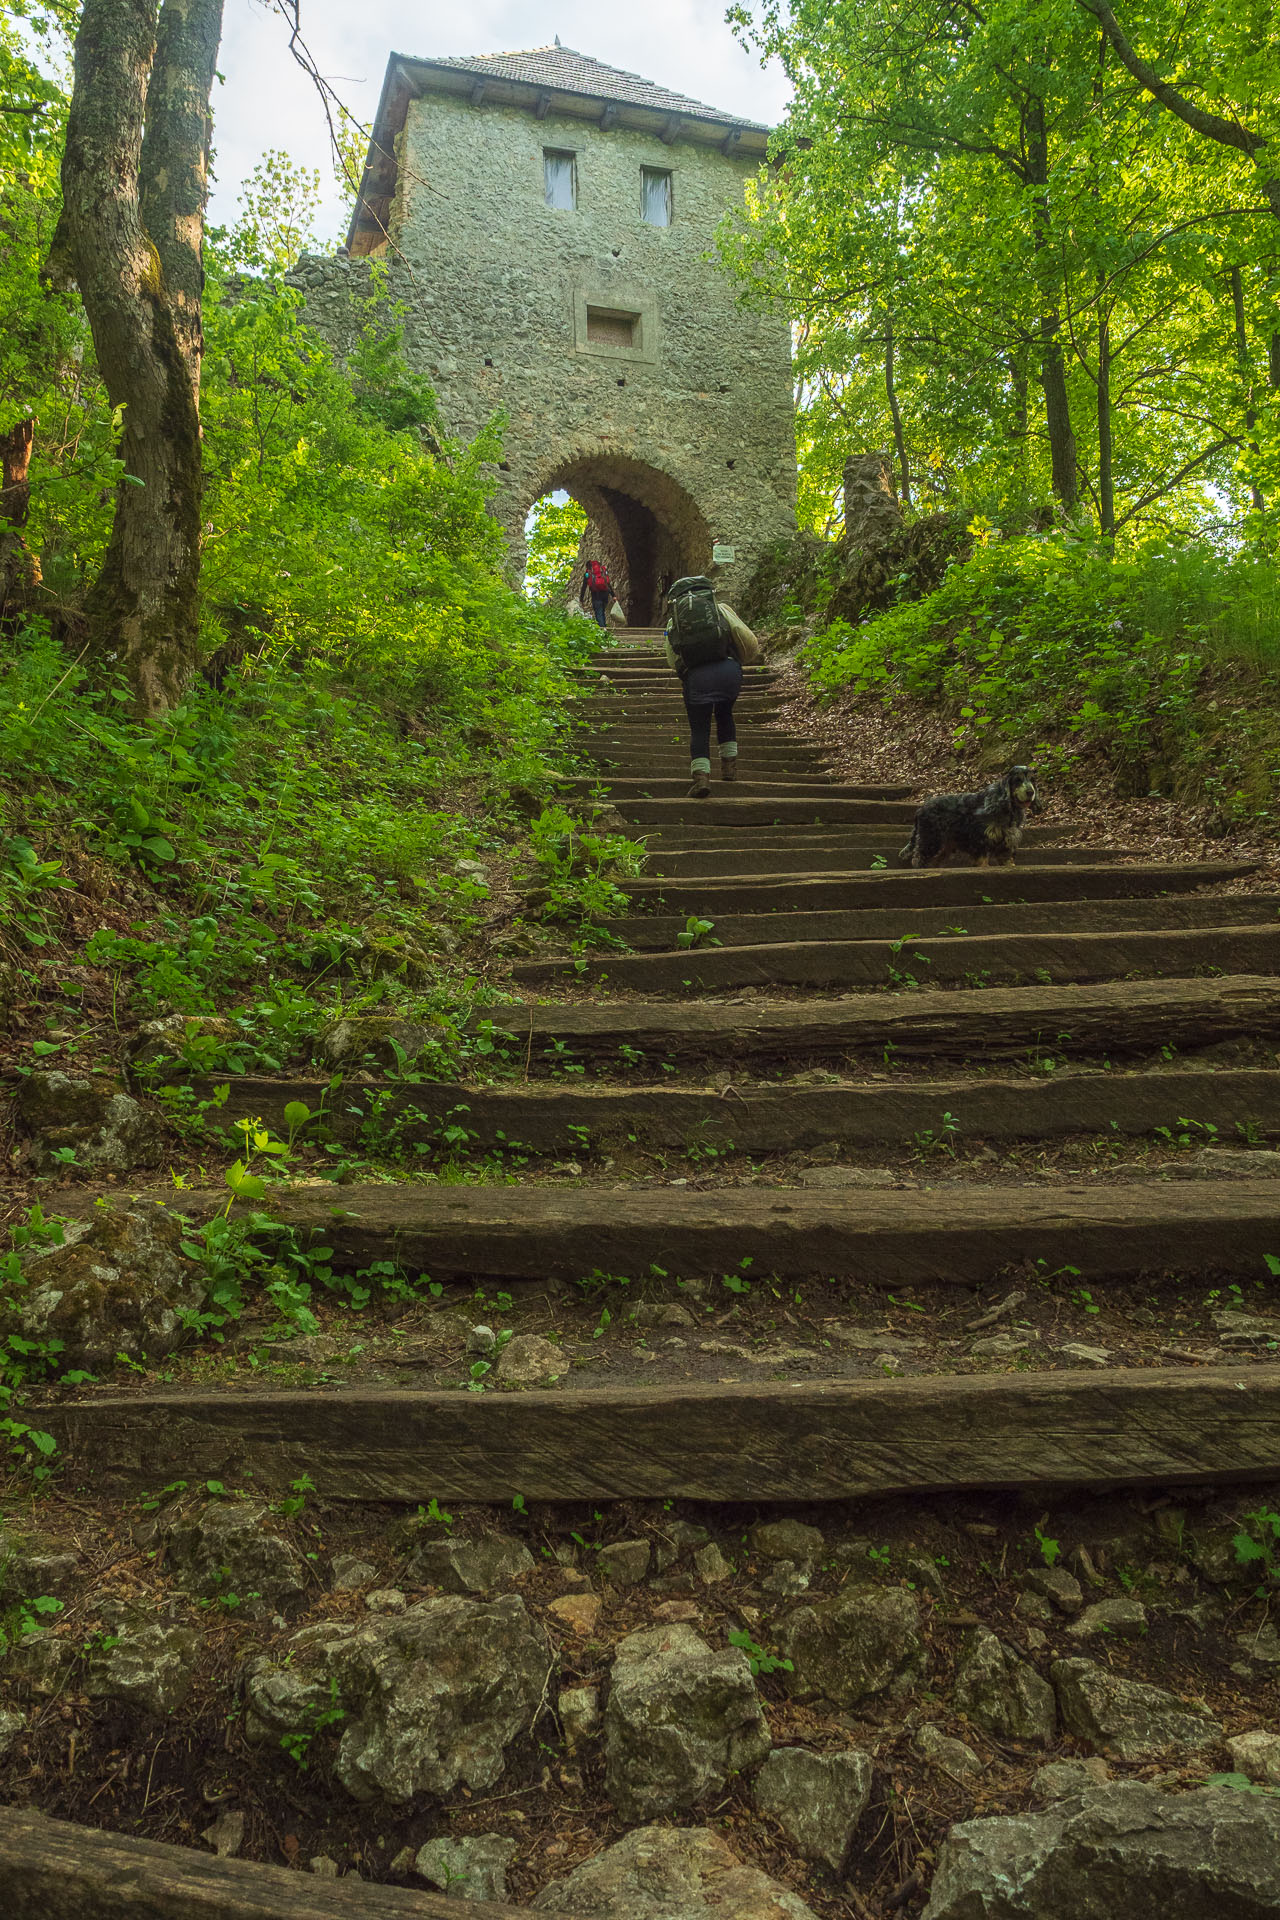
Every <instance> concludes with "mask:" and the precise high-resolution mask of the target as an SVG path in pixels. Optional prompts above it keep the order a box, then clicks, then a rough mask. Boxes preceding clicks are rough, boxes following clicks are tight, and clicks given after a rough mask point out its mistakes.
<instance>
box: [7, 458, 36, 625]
mask: <svg viewBox="0 0 1280 1920" xmlns="http://www.w3.org/2000/svg"><path fill="white" fill-rule="evenodd" d="M34 440H35V421H34V420H19V422H18V424H17V425H16V426H15V427H11V428H10V429H9V431H8V433H0V615H5V614H7V613H8V611H9V609H10V608H11V607H14V606H17V605H21V603H22V601H23V600H24V599H25V598H26V596H27V595H28V594H29V593H30V592H31V591H32V589H33V588H35V587H38V586H39V585H40V562H39V561H38V560H37V558H36V556H35V555H34V553H32V552H31V551H30V549H29V548H28V546H27V543H26V541H25V540H24V539H23V537H22V534H21V532H20V531H19V529H20V528H22V527H24V526H25V525H26V522H27V510H28V507H29V504H30V500H31V483H30V481H29V480H28V479H27V470H28V468H29V467H30V465H31V448H32V444H33V442H34Z"/></svg>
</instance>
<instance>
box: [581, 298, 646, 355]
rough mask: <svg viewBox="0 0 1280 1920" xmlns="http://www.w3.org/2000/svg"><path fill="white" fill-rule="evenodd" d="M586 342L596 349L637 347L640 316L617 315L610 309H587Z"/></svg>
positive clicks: (635, 314) (632, 314) (638, 343)
mask: <svg viewBox="0 0 1280 1920" xmlns="http://www.w3.org/2000/svg"><path fill="white" fill-rule="evenodd" d="M587 340H588V342H589V344H590V345H592V346H597V347H638V346H639V345H640V315H639V314H638V313H618V312H616V311H615V309H614V308H612V307H588V308H587Z"/></svg>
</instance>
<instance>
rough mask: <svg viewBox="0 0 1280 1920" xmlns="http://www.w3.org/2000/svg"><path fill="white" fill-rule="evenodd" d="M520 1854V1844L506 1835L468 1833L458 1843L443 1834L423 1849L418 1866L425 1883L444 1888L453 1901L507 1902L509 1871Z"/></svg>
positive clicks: (428, 1842) (429, 1841) (418, 1859)
mask: <svg viewBox="0 0 1280 1920" xmlns="http://www.w3.org/2000/svg"><path fill="white" fill-rule="evenodd" d="M516 1852H517V1846H516V1842H515V1841H514V1840H508V1839H507V1837H506V1835H505V1834H502V1833H477V1834H467V1835H466V1836H465V1837H462V1838H459V1839H457V1840H451V1839H448V1838H446V1837H444V1836H443V1835H442V1836H440V1837H439V1838H437V1839H435V1840H428V1841H427V1844H426V1846H425V1847H419V1849H418V1856H417V1860H416V1861H415V1863H414V1864H415V1865H416V1867H417V1869H418V1872H419V1873H420V1874H421V1875H422V1877H423V1879H424V1880H426V1881H429V1882H430V1884H431V1885H432V1886H433V1887H441V1888H442V1889H443V1890H444V1892H445V1893H447V1894H448V1895H449V1897H450V1899H451V1900H505V1899H506V1897H507V1868H508V1867H509V1866H510V1865H511V1862H512V1861H513V1860H514V1859H515V1856H516Z"/></svg>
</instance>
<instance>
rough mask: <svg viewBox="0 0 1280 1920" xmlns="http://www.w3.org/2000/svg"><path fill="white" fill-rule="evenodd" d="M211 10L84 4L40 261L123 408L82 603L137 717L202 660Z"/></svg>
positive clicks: (178, 689) (149, 0)
mask: <svg viewBox="0 0 1280 1920" xmlns="http://www.w3.org/2000/svg"><path fill="white" fill-rule="evenodd" d="M221 18H222V0H164V9H163V13H162V15H161V19H160V23H159V35H158V37H157V19H156V0H85V6H84V11H83V14H82V16H81V24H80V31H79V34H78V35H77V38H76V57H75V89H74V92H73V95H72V101H71V113H70V118H69V121H68V125H67V144H66V152H65V154H64V157H63V162H62V185H63V214H62V219H61V221H60V223H59V229H58V233H57V234H56V235H55V237H54V245H53V249H52V252H51V256H50V271H51V272H54V271H57V266H55V262H56V263H57V265H58V266H60V265H61V263H62V262H63V261H64V260H65V262H66V263H67V264H68V265H69V267H70V269H71V271H72V273H73V274H74V277H75V279H76V282H77V284H78V286H79V288H80V295H81V298H82V300H83V301H84V307H85V312H86V314H87V316H88V320H89V325H90V328H91V330H92V333H93V344H94V349H95V351H96V354H97V359H98V366H99V369H100V371H101V373H102V378H103V382H104V384H105V386H106V389H107V396H108V398H109V400H110V402H111V404H112V406H113V407H119V406H123V407H124V409H125V413H124V431H123V434H122V436H121V442H120V457H121V459H122V461H123V462H124V469H125V472H124V478H123V479H122V481H121V483H120V487H119V490H118V493H117V498H116V512H115V520H114V523H113V526H112V530H111V540H110V544H109V546H108V548H107V553H106V557H105V559H104V561H103V565H102V571H101V573H100V574H99V576H98V579H97V580H96V581H95V583H94V585H93V587H92V589H91V590H90V593H89V596H88V599H87V602H86V607H85V611H86V613H87V615H88V618H89V622H90V627H91V630H92V633H93V637H94V641H95V644H96V646H97V648H98V651H99V653H100V654H101V655H104V656H105V657H106V658H107V659H111V658H113V657H114V658H118V659H119V662H120V666H121V668H122V670H123V671H124V673H125V674H126V676H127V677H128V679H129V681H130V683H131V685H132V687H133V689H134V693H135V696H136V699H137V704H138V709H139V711H140V712H142V713H144V714H150V713H158V712H162V711H163V710H164V709H165V708H166V707H169V706H171V705H173V703H174V702H175V701H177V700H179V699H180V698H181V697H182V694H183V692H184V690H185V688H186V686H187V684H188V682H189V680H190V678H191V675H192V673H193V671H194V668H195V663H196V660H197V657H198V641H197V631H198V618H199V608H198V598H197V589H198V584H199V571H200V497H201V481H202V476H201V467H200V419H199V411H198V387H197V377H198V369H199V355H200V242H201V236H202V232H203V220H204V207H203V182H204V173H205V164H206V156H207V151H208V96H209V88H210V86H211V84H212V80H213V56H214V54H215V53H216V49H217V43H218V35H219V29H220V26H221ZM161 60H163V62H164V64H163V65H161ZM202 87H203V94H201V88H202ZM149 95H150V99H149ZM149 105H150V106H151V108H152V118H151V120H150V121H149V122H148V126H147V138H146V142H145V145H144V141H143V126H144V118H145V117H146V115H147V111H148V106H149ZM144 161H145V163H146V180H145V183H144V179H143V163H144ZM144 201H145V206H146V211H147V216H148V217H150V218H152V219H154V221H155V223H156V230H155V232H154V233H152V232H150V231H149V230H148V228H147V226H146V224H145V221H144V211H143V208H144Z"/></svg>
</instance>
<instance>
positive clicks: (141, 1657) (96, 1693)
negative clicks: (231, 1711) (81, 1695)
mask: <svg viewBox="0 0 1280 1920" xmlns="http://www.w3.org/2000/svg"><path fill="white" fill-rule="evenodd" d="M203 1645H204V1636H203V1634H200V1633H198V1632H197V1631H196V1629H195V1628H194V1627H184V1626H179V1625H175V1624H173V1623H170V1622H165V1621H162V1620H155V1619H145V1618H143V1617H142V1616H140V1615H138V1614H135V1613H129V1612H126V1611H124V1610H118V1611H115V1612H114V1613H112V1614H110V1615H108V1616H107V1618H106V1620H105V1622H104V1631H103V1632H102V1634H101V1635H97V1636H95V1637H94V1638H93V1640H91V1642H90V1645H89V1653H88V1658H87V1661H86V1670H85V1677H84V1690H85V1692H86V1693H87V1694H88V1695H89V1698H90V1699H91V1700H123V1701H124V1702H125V1703H126V1704H127V1705H129V1706H135V1707H142V1708H144V1709H145V1711H146V1712H148V1713H172V1712H173V1711H174V1710H175V1708H177V1707H180V1706H181V1705H182V1703H183V1701H184V1700H185V1699H186V1697H187V1693H188V1691H189V1690H190V1686H191V1676H192V1673H193V1671H194V1669H195V1664H196V1661H197V1660H198V1659H199V1657H200V1650H201V1648H202V1647H203Z"/></svg>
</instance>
